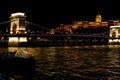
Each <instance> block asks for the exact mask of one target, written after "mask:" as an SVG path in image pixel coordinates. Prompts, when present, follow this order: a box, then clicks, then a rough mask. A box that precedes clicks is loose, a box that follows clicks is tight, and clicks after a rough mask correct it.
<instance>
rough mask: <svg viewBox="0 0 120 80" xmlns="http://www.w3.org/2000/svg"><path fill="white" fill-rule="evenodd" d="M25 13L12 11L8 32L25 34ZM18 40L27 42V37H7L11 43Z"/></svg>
mask: <svg viewBox="0 0 120 80" xmlns="http://www.w3.org/2000/svg"><path fill="white" fill-rule="evenodd" d="M25 18H26V16H25V13H21V12H17V13H13V14H11V16H10V19H11V23H10V34H12V35H17V34H19V35H20V34H22V35H24V34H26V33H27V30H26V24H25ZM20 42H27V37H9V43H10V44H11V45H13V44H15V45H16V44H18V43H20Z"/></svg>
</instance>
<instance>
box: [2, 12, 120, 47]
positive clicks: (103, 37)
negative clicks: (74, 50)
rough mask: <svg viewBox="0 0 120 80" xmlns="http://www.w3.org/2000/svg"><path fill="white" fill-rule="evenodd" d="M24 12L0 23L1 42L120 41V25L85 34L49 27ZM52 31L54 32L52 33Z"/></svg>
mask: <svg viewBox="0 0 120 80" xmlns="http://www.w3.org/2000/svg"><path fill="white" fill-rule="evenodd" d="M25 18H26V15H25V14H24V13H13V14H11V16H10V19H11V20H10V21H5V22H1V23H0V30H1V31H0V44H1V45H7V46H58V45H59V46H67V45H68V46H72V45H75V46H78V45H84V44H89V45H92V44H108V43H113V42H115V43H119V42H120V40H119V39H120V37H119V36H120V26H111V27H109V29H108V30H107V31H105V32H101V33H93V34H84V33H79V34H76V33H69V34H66V33H64V32H63V31H58V30H54V31H53V29H49V28H46V27H43V26H39V25H38V24H35V23H32V22H29V21H26V20H25ZM51 33H52V34H51Z"/></svg>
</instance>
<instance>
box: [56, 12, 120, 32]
mask: <svg viewBox="0 0 120 80" xmlns="http://www.w3.org/2000/svg"><path fill="white" fill-rule="evenodd" d="M112 25H120V20H108V21H102V17H101V15H100V14H97V15H96V18H95V21H94V22H90V21H73V23H72V24H60V25H59V26H58V28H57V30H61V31H65V32H67V33H81V32H82V33H85V32H87V33H89V32H90V33H91V32H93V30H94V29H98V30H96V32H101V31H100V29H102V28H104V29H103V30H107V31H108V27H109V26H112ZM105 28H106V29H105ZM83 29H86V30H87V29H92V31H91V30H89V31H88V30H87V31H84V30H83ZM103 30H102V31H103ZM94 32H95V30H94ZM96 32H95V33H96Z"/></svg>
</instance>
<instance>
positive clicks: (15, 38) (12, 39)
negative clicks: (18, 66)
mask: <svg viewBox="0 0 120 80" xmlns="http://www.w3.org/2000/svg"><path fill="white" fill-rule="evenodd" d="M9 42H18V37H10V38H9Z"/></svg>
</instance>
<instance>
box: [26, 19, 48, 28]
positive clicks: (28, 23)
mask: <svg viewBox="0 0 120 80" xmlns="http://www.w3.org/2000/svg"><path fill="white" fill-rule="evenodd" d="M25 22H26V23H28V24H31V25H35V26H37V27H40V28H43V29H46V30H50V29H49V28H46V27H43V26H39V25H38V24H35V23H32V22H29V21H25Z"/></svg>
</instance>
